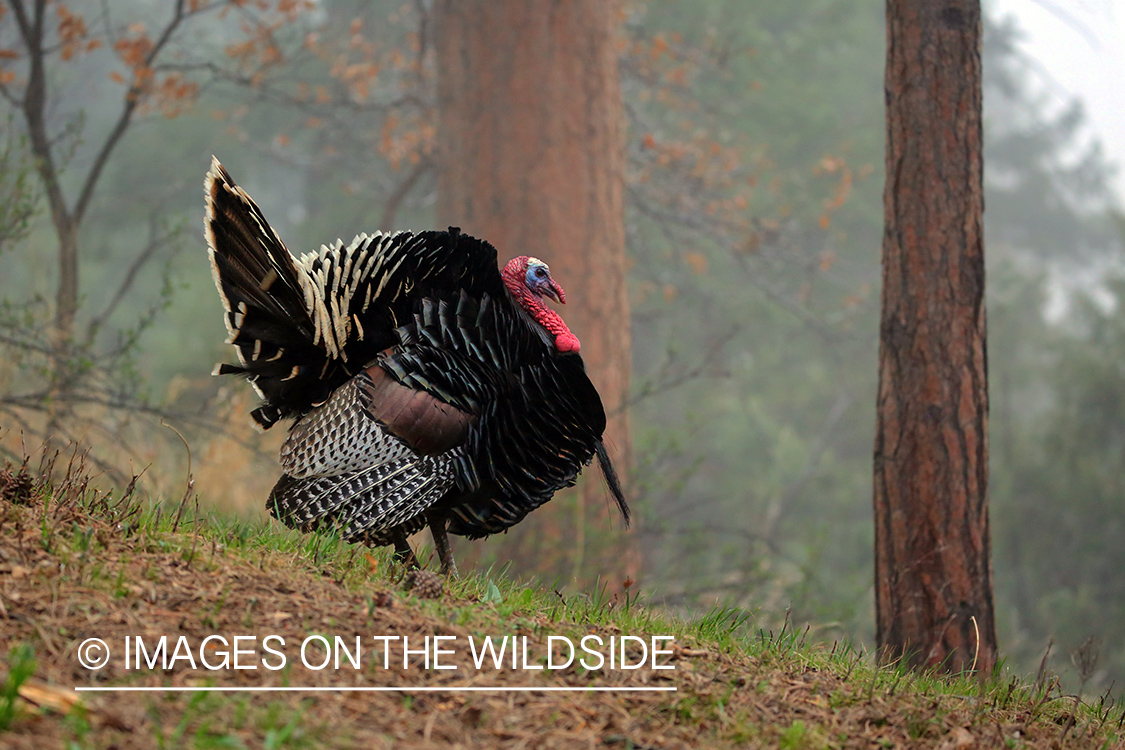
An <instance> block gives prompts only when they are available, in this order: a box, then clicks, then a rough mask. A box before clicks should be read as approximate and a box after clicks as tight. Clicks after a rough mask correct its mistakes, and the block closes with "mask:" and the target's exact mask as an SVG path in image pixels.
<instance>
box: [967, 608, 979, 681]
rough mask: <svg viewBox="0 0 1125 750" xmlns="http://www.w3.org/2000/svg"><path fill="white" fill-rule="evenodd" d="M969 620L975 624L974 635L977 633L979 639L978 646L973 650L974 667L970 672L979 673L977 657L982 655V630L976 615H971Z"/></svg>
mask: <svg viewBox="0 0 1125 750" xmlns="http://www.w3.org/2000/svg"><path fill="white" fill-rule="evenodd" d="M969 619H970V620H971V621H972V623H973V633H975V634H976V637H977V645H976V648H975V649H973V666H972V667H970V668H969V671H970V672H976V671H977V656H978V655H979V654H980V628H979V627H977V616H976V615H969Z"/></svg>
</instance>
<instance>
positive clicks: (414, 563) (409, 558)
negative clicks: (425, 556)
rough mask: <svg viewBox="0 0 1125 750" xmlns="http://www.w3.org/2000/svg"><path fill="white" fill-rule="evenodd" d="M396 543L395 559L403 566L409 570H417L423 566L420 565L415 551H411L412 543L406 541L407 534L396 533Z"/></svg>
mask: <svg viewBox="0 0 1125 750" xmlns="http://www.w3.org/2000/svg"><path fill="white" fill-rule="evenodd" d="M394 541H395V559H396V560H398V561H399V563H401V564H402V566H403V567H404V568H406V569H407V570H416V569H418V568H420V567H422V566H421V565H419V564H418V558H417V557H415V556H414V550H412V549H410V542H408V541H406V534H403V533H402V532H401V531H396V532H395V533H394Z"/></svg>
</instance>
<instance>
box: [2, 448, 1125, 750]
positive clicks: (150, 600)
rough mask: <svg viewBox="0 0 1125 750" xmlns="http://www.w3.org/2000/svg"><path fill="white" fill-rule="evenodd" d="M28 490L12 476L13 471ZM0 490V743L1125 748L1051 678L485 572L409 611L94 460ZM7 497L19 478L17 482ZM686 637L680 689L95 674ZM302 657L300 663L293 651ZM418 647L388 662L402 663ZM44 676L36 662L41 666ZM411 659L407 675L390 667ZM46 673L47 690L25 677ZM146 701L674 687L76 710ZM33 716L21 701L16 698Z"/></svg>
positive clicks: (339, 565) (668, 676)
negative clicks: (106, 648) (327, 638)
mask: <svg viewBox="0 0 1125 750" xmlns="http://www.w3.org/2000/svg"><path fill="white" fill-rule="evenodd" d="M14 468H15V469H16V470H17V473H18V468H19V467H18V466H17V467H14ZM59 469H60V470H59V471H56V472H55V473H56V475H57V480H56V482H55V484H54V487H53V488H49V487H47V486H46V484H45V482H44V481H43V480H42V478H41V477H39V476H34V477H33V480H34V481H32V482H31V483H30V486H29V485H28V483H27V482H23V483H21V484H20V485H19V487H18V488H16V489H13V488H14V487H15V485H14V484H12V483H10V482H8V483H5V484H4V486H3V487H0V649H2V651H3V653H2V654H0V658H3V659H4V663H5V665H6V666H5V668H4V672H5V673H6V676H5V677H3V678H0V746H2V747H5V748H8V747H12V748H35V750H42V749H43V748H53V747H60V748H61V747H67V748H69V747H78V748H86V747H91V748H109V747H114V748H121V749H122V750H125V749H127V748H152V747H168V748H180V747H188V748H210V747H247V748H258V747H262V748H280V747H339V748H348V747H374V748H382V747H387V748H389V747H396V748H397V747H404V748H413V747H418V748H424V747H466V748H470V747H481V748H492V747H500V748H520V747H565V748H569V747H583V748H589V747H607V748H622V749H624V748H698V747H719V748H722V747H781V748H789V749H791V750H796V749H797V748H870V747H903V748H907V747H909V748H915V747H916V748H970V747H1017V748H1060V749H1061V748H1090V747H1093V748H1101V747H1107V748H1112V747H1125V743H1123V741H1122V736H1123V732H1122V712H1121V710H1120V708H1118V707H1116V706H1114V705H1113V704H1112V702H1103V703H1102V704H1101V705H1100V706H1099V705H1097V704H1095V705H1093V706H1089V705H1084V704H1083V705H1079V704H1078V703H1077V702H1076V700H1075V699H1074V698H1073V697H1064V696H1060V695H1059V694H1058V693H1057V690H1055V689H1052V687H1051V683H1050V682H1049V681H1048V684H1045V685H1043V686H1041V687H1038V688H1036V687H1035V686H1025V685H1021V684H1019V683H1018V682H1014V681H1011V682H998V681H988V682H976V681H973V680H969V679H939V678H935V677H931V676H925V675H915V674H911V673H905V672H901V671H898V670H895V669H876V668H874V667H873V666H872V665H871V664H870V662H869V660H868V659H867V658H866V656H865V655H864V654H861V653H857V652H856V651H854V650H852V649H849V648H845V647H841V646H839V645H837V644H834V645H829V646H815V645H814V646H810V645H808V644H806V643H804V639H803V637H802V634H800V633H792V632H788V631H783V632H781V633H778V634H762V633H751V632H750V631H749V629H748V628H746V627H745V623H744V622H743V621H742V620H741V619H740V618H739V617H738V616H737V614H736V613H732V612H724V611H716V612H713V613H711V614H710V615H708V616H706V617H704V618H701V619H699V620H696V621H693V622H682V621H675V620H670V619H666V618H664V617H663V616H662V615H660V614H659V613H655V612H652V611H650V610H649V609H647V608H645V607H641V606H638V605H636V603H634V602H628V601H625V600H620V599H614V598H612V597H610V598H604V597H599V596H597V595H592V596H591V595H586V594H583V593H581V592H575V593H568V592H562V594H561V595H557V594H555V593H551V592H542V591H536V590H532V589H527V588H524V587H522V586H520V585H519V584H517V583H513V582H511V581H508V580H506V579H504V578H503V577H500V576H491V577H490V576H489V574H487V573H485V574H479V575H469V576H467V577H466V578H465V579H462V580H460V581H456V582H453V583H452V584H450V585H449V586H447V587H446V589H447V590H446V591H445V593H444V594H442V595H441V596H440V597H439V598H437V599H434V600H423V599H420V598H418V597H417V596H416V595H415V594H414V593H411V592H407V591H406V590H405V588H404V586H403V585H402V583H401V582H400V581H398V577H397V573H398V571H396V570H395V569H394V567H393V566H392V565H391V564H390V562H389V559H388V558H387V556H386V555H385V554H384V553H383V552H375V553H371V552H369V551H368V550H365V549H362V548H354V547H351V546H349V545H345V544H343V543H340V542H339V541H338V540H335V539H332V538H331V537H303V536H301V535H297V534H294V533H292V532H289V531H285V530H281V529H278V528H277V527H274V526H268V525H263V524H261V523H252V522H244V521H232V520H230V519H229V518H227V517H223V516H217V515H216V516H209V517H189V515H188V513H187V512H184V513H181V512H180V508H178V507H176V506H174V505H173V506H165V507H161V508H156V509H152V508H146V507H143V506H142V505H140V504H138V503H137V502H136V501H135V500H133V499H131V498H128V497H122V496H121V495H120V494H118V495H106V494H104V493H100V492H96V491H93V490H91V489H90V487H89V485H88V483H87V482H86V481H85V479H84V477H85V474H84V470H83V468H82V466H81V461H80V457H79V460H77V461H76V462H75V463H74V464H73V465H71V466H70V470H69V471H63V470H62V467H61V466H60V467H59ZM0 482H3V480H2V479H0ZM312 633H324V634H335V635H341V636H346V637H348V638H351V637H353V636H355V635H360V636H363V638H364V639H365V640H367V639H369V637H370V636H372V635H405V636H408V637H412V638H420V637H422V636H427V635H429V636H434V635H452V636H456V637H457V638H458V639H460V640H459V641H458V643H464V639H466V638H467V637H468V636H470V635H472V636H477V637H479V636H483V635H494V636H499V635H525V636H527V637H528V641H529V651H530V653H531V654H542V653H543V652H544V644H545V642H546V639H547V636H549V635H567V636H570V637H572V638H575V639H577V637H580V636H581V635H584V634H588V633H597V634H600V635H602V636H609V635H614V634H616V635H621V634H630V635H645V634H673V635H675V636H676V645H675V649H674V653H673V655H672V656H671V657H670V661H669V663H670V664H672V665H674V666H675V670H673V671H654V670H652V669H648V668H644V669H639V670H636V671H632V672H627V673H622V672H620V671H611V670H604V669H603V670H595V671H587V670H584V669H573V668H570V669H566V670H561V671H551V672H547V671H531V672H526V671H523V670H512V669H502V670H498V671H494V670H492V669H486V670H485V671H481V672H478V671H476V670H475V669H474V668H473V666H472V664H471V663H470V655H469V653H468V651H467V649H466V648H463V647H461V648H457V649H455V653H454V654H453V655H452V656H450V657H448V658H446V659H445V661H446V662H447V663H450V664H457V665H458V666H459V669H458V670H455V671H454V670H450V671H440V672H439V671H435V670H426V669H423V668H420V666H419V664H418V661H419V660H420V657H413V658H414V661H413V662H411V666H410V667H409V668H405V669H404V668H402V666H403V665H402V663H401V661H400V660H399V659H392V668H391V669H383V668H382V665H381V663H380V662H379V660H373V659H367V660H365V661H364V663H363V664H362V665H361V668H360V669H358V670H354V669H351V668H350V667H349V668H344V669H340V670H325V671H312V670H307V669H304V668H303V667H301V666H299V665H297V666H291V667H288V668H286V669H284V670H281V671H277V672H274V671H269V670H264V669H260V668H259V669H257V670H253V671H250V670H239V671H236V670H226V671H220V672H208V671H205V670H194V669H190V668H188V665H186V664H185V663H181V664H179V665H178V666H177V668H176V669H174V670H170V671H167V672H166V671H164V670H162V669H159V668H158V669H157V670H155V671H150V670H147V669H144V670H139V671H138V670H129V671H126V670H125V669H124V668H123V664H122V662H121V661H120V660H119V659H114V660H111V661H110V664H109V665H108V666H107V667H106V668H104V669H102V670H100V671H97V672H90V671H88V670H86V669H84V668H82V667H81V666H80V665H79V663H78V660H77V647H78V644H80V643H81V642H82V641H83V640H84V639H86V638H88V637H95V636H96V637H99V638H103V639H105V640H106V641H107V642H108V643H110V644H119V643H122V642H123V638H124V637H125V636H126V635H128V636H137V635H143V636H150V637H154V638H155V637H157V636H160V635H167V636H169V637H170V639H173V640H174V639H175V638H178V637H179V636H180V635H183V636H186V637H187V638H188V639H189V641H191V642H192V643H199V642H200V641H202V639H203V638H205V637H206V636H208V635H212V634H222V635H225V636H227V637H233V636H234V635H257V636H259V637H261V636H264V635H265V634H277V635H280V636H282V637H284V638H285V639H286V643H287V644H293V643H300V642H301V640H302V639H303V638H305V637H306V636H307V635H309V634H312ZM286 650H287V652H289V653H290V657H291V659H290V662H291V664H292V662H293V661H294V659H293V658H292V657H293V656H294V655H293V654H292V649H286ZM398 654H400V652H398V651H392V655H395V656H398ZM32 659H33V661H32ZM396 662H397V664H396ZM27 672H31V674H30V675H27V674H25V673H27ZM106 684H112V685H131V686H201V685H204V686H244V687H245V686H252V685H275V686H279V685H303V686H333V687H348V686H372V685H381V686H402V687H442V686H455V685H478V686H484V685H492V686H512V685H527V684H532V685H535V686H542V687H545V686H590V685H598V686H614V685H633V686H674V687H676V688H677V690H678V691H677V692H675V693H592V692H579V693H452V692H431V693H413V694H411V693H354V692H353V693H349V692H326V693H238V692H235V693H219V692H213V691H212V692H201V693H190V694H184V693H118V694H106V693H80V694H79V693H75V692H74V690H73V687H74V686H79V685H86V686H89V685H106ZM17 695H18V697H15V696H17Z"/></svg>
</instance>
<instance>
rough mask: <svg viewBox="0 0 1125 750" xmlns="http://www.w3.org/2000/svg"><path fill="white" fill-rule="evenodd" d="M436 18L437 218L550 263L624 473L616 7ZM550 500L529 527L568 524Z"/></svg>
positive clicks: (599, 514) (593, 502)
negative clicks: (580, 344) (438, 152)
mask: <svg viewBox="0 0 1125 750" xmlns="http://www.w3.org/2000/svg"><path fill="white" fill-rule="evenodd" d="M436 14H437V45H436V48H437V57H438V109H439V113H440V114H439V126H438V139H437V140H438V143H439V144H440V149H441V153H440V155H439V158H440V167H439V177H438V218H439V221H440V223H441V225H443V226H444V225H446V224H448V225H453V226H460V227H461V228H462V230H463V231H465V232H467V233H469V234H472V235H475V236H478V237H482V238H484V239H487V240H488V241H489V242H491V243H492V244H493V245H495V246H496V248H497V250H498V251H499V254H500V261H501V263H504V262H506V260H507V259H508V258H510V257H513V256H516V255H532V256H536V257H539V258H541V259H542V260H544V261H546V262H547V263H548V264H549V265H550V266H551V272H552V275H553V276H554V277H555V278H556V279H557V280H558V281H559V283H560V284H562V286H563V288H564V289H565V290H566V293H567V305H566V307H564V308H562V309H561V310H560V312H561V313H562V315H563V317H564V318H565V319H566V321H567V324H568V325H569V326H570V327H571V329H572V330H573V331H574V332H575V334H576V335H577V336H578V338H579V340H580V341H581V343H582V357H583V359H584V360H585V361H586V366H587V368H588V370H589V372H590V377H591V379H592V380H593V381H594V384H595V385H596V386H597V388H598V391H599V392H600V393H601V395H602V399H603V401H604V403H605V407H606V412H607V414H608V415H609V416H610V424H609V427H608V429H607V444H608V445H609V446H610V450H611V453H612V454H613V455H614V456H615V458H616V461H617V463H618V465H619V468H620V469H625V468H626V467H627V466H628V463H629V457H630V442H629V425H628V417H627V414H626V412H625V409H624V402H625V398H626V393H627V389H628V384H629V374H630V331H629V307H628V298H627V296H626V286H625V229H624V209H623V192H624V161H625V148H624V122H623V120H624V115H623V109H622V101H621V90H620V84H619V80H618V72H617V38H618V37H617V26H618V23H619V20H620V18H619V8H618V6H617V4H616V3H615V2H606V1H605V0H567V2H557V1H554V0H439V1H438V2H437V4H436ZM586 476H587V482H586V485H587V487H588V488H589V489H588V490H587V492H586V493H584V498H580V499H579V500H578V501H577V502H579V506H578V508H577V510H578V511H579V513H580V514H581V515H582V516H583V517H585V525H586V526H587V527H588V530H589V531H590V532H591V533H593V532H594V531H595V530H600V529H616V528H618V527H619V522H618V521H617V520H616V519H615V518H613V517H612V516H613V515H614V514H615V511H613V512H612V513H611V512H610V510H611V509H610V508H608V507H607V503H605V502H604V500H603V496H604V494H605V493H604V491H603V490H602V487H601V482H600V480H597V479H596V469H594V470H587V472H586ZM591 480H593V481H591ZM564 505H565V503H562V504H560V503H552V504H550V505H548V506H547V507H545V508H543V509H541V510H539V511H537V512H536V513H535V514H533V518H534V519H535V522H534V523H540V524H541V523H544V522H545V521H546V520H547V519H551V518H554V519H555V520H556V521H561V518H560V517H561V515H562V514H565V515H566V517H567V520H566V521H565V522H564V523H562V524H561V525H562V526H567V527H569V526H570V525H571V524H572V523H573V520H572V519H573V518H574V511H575V510H576V509H575V508H574V506H571V507H570V508H565V507H563V506H564ZM553 506H554V507H553ZM587 510H589V511H590V512H586V511H587ZM531 522H532V519H531V518H529V519H528V521H525V522H524V524H523V525H524V526H526V525H528V524H529V523H531ZM534 523H532V525H534ZM579 525H582V524H581V522H579ZM555 528H559V526H558V525H555ZM614 535H615V536H617V534H616V533H615V534H614ZM623 544H624V543H623V542H622V540H621V539H618V540H617V541H616V542H614V543H612V544H611V545H610V546H611V547H615V548H616V549H615V550H613V551H612V552H613V553H612V554H611V555H610V556H609V557H610V559H612V560H613V561H614V564H615V567H616V568H617V569H618V571H617V572H622V574H623V575H624V574H628V573H629V572H632V571H634V570H635V567H636V560H635V559H634V558H630V557H629V556H628V555H623V554H622V550H623V549H624V548H625V547H624V546H623ZM574 554H576V555H577V556H579V557H584V556H586V553H585V551H582V550H579V551H576V552H575V553H574ZM599 572H601V573H603V574H606V573H609V572H610V571H609V570H601V571H599Z"/></svg>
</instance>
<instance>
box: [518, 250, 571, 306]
mask: <svg viewBox="0 0 1125 750" xmlns="http://www.w3.org/2000/svg"><path fill="white" fill-rule="evenodd" d="M524 284H526V285H527V288H528V291H530V292H531V293H532V294H534V295H536V296H537V297H550V298H551V299H553V300H554V301H555V302H558V303H559V304H561V305H565V304H566V292H564V291H563V288H562V287H561V286H559V285H558V283H557V282H556V281H555V280H554V279H552V278H551V269H550V267H549V266H548V265H547V264H546V263H544V262H543V261H541V260H539V259H538V258H528V259H527V270H526V271H524Z"/></svg>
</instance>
